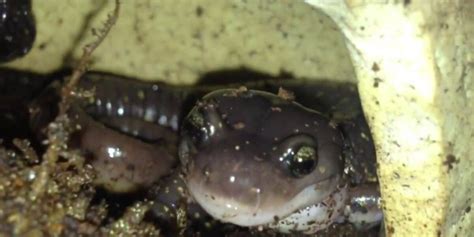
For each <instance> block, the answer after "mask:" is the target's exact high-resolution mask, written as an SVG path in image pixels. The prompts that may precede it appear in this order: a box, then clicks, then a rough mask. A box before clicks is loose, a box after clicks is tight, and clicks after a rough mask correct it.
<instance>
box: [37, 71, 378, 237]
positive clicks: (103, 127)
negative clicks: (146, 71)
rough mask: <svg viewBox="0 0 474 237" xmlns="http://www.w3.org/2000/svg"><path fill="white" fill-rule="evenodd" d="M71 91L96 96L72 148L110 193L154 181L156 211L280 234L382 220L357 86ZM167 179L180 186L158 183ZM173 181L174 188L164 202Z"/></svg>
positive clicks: (87, 86) (95, 77)
mask: <svg viewBox="0 0 474 237" xmlns="http://www.w3.org/2000/svg"><path fill="white" fill-rule="evenodd" d="M280 87H283V88H285V89H283V90H281V89H280V93H279V94H277V92H278V91H279V88H280ZM80 88H81V89H80V90H81V91H94V92H95V93H94V96H92V97H87V98H85V99H84V98H82V99H78V101H76V102H74V103H73V106H72V107H71V110H70V117H71V118H72V119H73V121H74V122H75V123H76V124H77V125H79V126H78V127H80V128H81V129H80V130H79V131H78V132H77V133H76V134H75V135H74V136H73V143H74V145H76V146H78V147H80V148H82V149H83V150H84V152H85V155H86V156H90V158H91V164H92V165H93V166H94V168H95V170H96V171H97V180H96V183H97V185H100V186H103V187H105V188H106V189H108V190H109V191H111V192H130V191H134V190H137V189H147V188H149V187H150V186H151V185H152V184H154V183H158V182H161V183H162V185H163V187H162V188H161V189H159V190H163V191H164V192H166V193H160V192H159V191H158V192H156V190H155V192H153V193H154V195H155V196H156V197H157V198H158V199H157V202H158V203H161V204H164V206H165V207H166V208H165V209H169V208H173V207H177V206H179V205H177V203H178V200H182V199H183V197H184V198H185V200H186V201H187V202H188V203H193V204H195V203H197V204H199V206H201V207H202V208H203V209H204V210H205V212H203V211H202V210H201V209H199V208H198V209H193V210H196V211H192V215H195V216H196V215H198V216H203V215H204V214H205V213H208V214H210V215H211V216H212V217H214V218H216V219H218V220H220V221H222V222H228V223H233V224H236V225H240V226H248V227H252V226H262V227H265V228H272V229H275V230H277V231H279V232H283V233H290V232H295V231H296V232H300V233H305V234H311V233H315V232H317V231H319V230H321V229H324V228H326V227H327V226H329V225H331V224H332V223H334V222H342V221H350V222H351V223H354V224H356V225H357V226H364V227H367V226H372V225H375V224H377V223H379V222H380V221H381V218H382V215H381V210H380V208H379V204H380V203H379V202H380V195H379V193H378V191H377V186H376V183H375V182H376V175H375V155H374V147H373V144H372V142H371V137H370V132H369V130H368V126H367V124H366V122H365V119H364V118H363V114H362V112H361V108H360V102H359V101H358V97H357V92H356V91H355V90H354V87H351V86H347V85H344V86H340V85H336V86H335V85H328V84H324V83H320V82H319V83H318V82H298V81H296V82H295V81H271V80H267V81H259V82H254V83H247V84H245V87H239V86H238V85H230V86H227V88H233V89H219V88H222V87H217V86H203V87H196V86H194V87H191V86H189V87H187V86H172V85H167V84H164V83H157V82H153V83H151V82H142V81H137V80H132V79H129V78H124V77H119V76H116V75H111V74H105V73H94V72H91V73H87V74H86V75H85V76H84V77H83V79H82V80H81V84H80ZM46 91H47V90H46ZM53 91H54V90H53ZM272 92H273V93H272ZM291 92H294V95H295V97H296V99H294V98H293V96H292V93H291ZM44 94H48V93H46V92H45V93H43V95H40V96H38V99H37V100H35V102H34V103H32V104H31V106H30V111H40V113H36V114H33V116H32V119H31V121H32V122H31V124H33V127H38V126H39V125H38V124H43V125H44V122H45V121H47V120H48V119H47V118H45V117H44V115H45V114H46V115H48V116H50V115H51V114H54V113H52V112H51V111H49V110H50V108H48V107H47V106H45V105H47V104H49V105H51V100H45V98H51V97H48V96H45V95H44ZM296 101H298V102H300V103H297V102H296ZM50 107H51V106H50ZM312 108H317V109H318V111H316V110H314V109H312ZM48 116H46V117H48ZM178 135H179V136H178ZM177 154H179V159H178V157H177ZM178 173H180V174H181V175H180V176H179V177H178V176H176V174H178ZM169 175H172V176H173V177H178V178H179V180H176V179H174V178H173V179H172V180H173V181H172V182H162V181H163V180H166V179H163V178H164V177H167V176H169ZM181 178H182V179H181ZM366 183H371V184H369V185H366ZM179 184H185V186H186V187H182V186H179ZM173 185H175V186H176V185H178V187H173V190H181V191H179V192H172V193H173V195H172V194H170V193H169V190H171V188H172V186H173ZM362 187H363V188H362ZM166 190H168V191H166ZM174 194H176V195H174ZM187 194H190V196H187ZM162 207H163V206H162ZM193 208H194V207H193ZM156 210H158V208H157V209H156ZM157 212H159V211H157ZM161 214H163V213H161ZM161 214H160V215H161Z"/></svg>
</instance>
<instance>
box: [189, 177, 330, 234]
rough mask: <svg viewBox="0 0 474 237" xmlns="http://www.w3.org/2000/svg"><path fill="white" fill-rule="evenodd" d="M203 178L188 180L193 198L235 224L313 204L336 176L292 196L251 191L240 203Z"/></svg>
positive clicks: (323, 196)
mask: <svg viewBox="0 0 474 237" xmlns="http://www.w3.org/2000/svg"><path fill="white" fill-rule="evenodd" d="M204 182H205V181H204V180H201V181H200V182H197V181H195V180H192V179H191V180H188V188H189V191H190V192H191V194H192V196H193V197H194V198H195V199H196V201H197V202H198V203H199V204H200V205H201V206H202V207H203V208H204V209H205V210H206V212H208V213H209V214H210V215H212V216H213V217H214V218H216V219H219V220H221V221H223V222H229V223H233V224H236V225H239V226H258V225H267V224H271V223H274V222H275V221H276V220H281V219H284V218H286V217H288V216H290V215H292V214H293V213H295V212H298V211H299V210H300V209H304V208H307V207H310V206H314V205H317V204H319V203H321V202H322V201H324V200H325V199H327V197H329V196H330V195H331V193H333V192H334V191H335V190H336V189H337V184H338V183H339V178H338V176H337V175H333V176H330V177H327V178H325V179H324V180H321V181H319V182H318V183H317V184H312V185H309V186H307V187H305V188H304V189H302V190H301V191H300V192H299V193H297V194H296V195H295V196H294V197H292V198H290V199H287V200H284V199H283V198H282V197H278V193H277V194H273V195H271V194H268V193H266V194H265V193H259V192H258V190H253V191H254V192H253V193H254V197H253V198H252V200H254V202H251V203H244V202H239V200H237V199H235V198H232V197H225V196H222V195H219V194H218V192H215V191H213V190H209V189H208V188H206V185H205V184H204Z"/></svg>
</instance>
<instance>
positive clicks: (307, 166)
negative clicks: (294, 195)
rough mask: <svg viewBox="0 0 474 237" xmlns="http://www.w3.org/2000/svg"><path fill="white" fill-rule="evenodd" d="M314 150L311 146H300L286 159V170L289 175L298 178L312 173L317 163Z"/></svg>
mask: <svg viewBox="0 0 474 237" xmlns="http://www.w3.org/2000/svg"><path fill="white" fill-rule="evenodd" d="M317 155H318V154H317V152H316V149H315V148H314V147H312V146H306V145H304V146H300V147H299V148H298V149H296V150H295V151H294V152H291V153H290V154H289V156H288V157H287V162H288V169H289V171H290V172H291V174H292V175H293V176H294V177H296V178H300V177H302V176H305V175H307V174H309V173H311V172H313V170H314V168H315V167H316V164H317V163H318V157H317Z"/></svg>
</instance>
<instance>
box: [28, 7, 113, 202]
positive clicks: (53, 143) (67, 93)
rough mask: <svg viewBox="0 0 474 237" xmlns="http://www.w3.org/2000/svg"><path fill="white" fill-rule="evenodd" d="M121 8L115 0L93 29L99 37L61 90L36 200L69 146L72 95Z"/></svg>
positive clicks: (35, 188)
mask: <svg viewBox="0 0 474 237" xmlns="http://www.w3.org/2000/svg"><path fill="white" fill-rule="evenodd" d="M119 10H120V1H119V0H116V1H115V9H114V12H113V14H108V15H107V21H106V22H105V23H104V26H103V28H101V29H99V30H98V31H96V30H93V34H94V35H95V36H96V37H97V38H96V40H95V41H93V42H92V43H90V44H87V45H86V46H85V47H84V51H83V54H82V56H81V59H80V61H79V64H78V65H77V66H76V67H75V68H74V70H73V72H72V75H71V77H70V78H69V79H68V80H67V81H66V84H65V85H64V86H63V88H62V90H61V101H60V102H59V112H58V115H57V117H56V118H55V120H54V121H53V122H52V123H50V124H49V126H48V129H47V131H48V143H49V145H48V148H47V150H46V152H45V154H44V155H43V162H42V163H41V167H40V169H39V171H38V175H37V178H36V180H35V181H34V184H33V186H32V187H33V190H32V192H31V194H30V198H31V199H32V200H36V199H37V198H38V196H40V195H42V194H43V193H44V191H45V187H46V185H47V183H48V181H49V178H50V176H51V173H50V172H51V170H52V168H53V167H54V165H55V164H56V162H57V160H58V156H59V154H60V151H61V150H64V149H65V148H66V147H67V145H66V144H67V140H68V137H69V134H68V132H67V131H68V127H69V126H70V123H69V118H68V116H67V111H68V109H69V107H70V104H71V97H72V96H73V95H74V91H75V88H76V85H77V83H78V82H79V80H80V78H81V77H82V75H84V73H85V72H86V71H87V65H88V64H89V62H90V59H91V56H92V53H93V52H94V50H95V49H96V48H97V47H99V45H100V44H101V43H102V41H103V40H104V39H105V38H106V36H107V34H108V33H109V32H110V30H111V29H112V27H113V26H114V25H115V23H116V22H117V19H118V16H119Z"/></svg>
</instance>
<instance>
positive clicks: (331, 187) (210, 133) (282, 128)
mask: <svg viewBox="0 0 474 237" xmlns="http://www.w3.org/2000/svg"><path fill="white" fill-rule="evenodd" d="M181 134H182V141H181V143H180V159H181V161H182V162H183V164H184V167H185V174H186V176H185V180H186V183H187V186H188V189H189V191H190V193H191V195H192V196H193V197H194V198H195V199H196V201H197V202H198V203H199V204H200V205H201V206H202V207H203V208H204V209H205V210H206V211H207V212H208V213H209V214H211V215H212V216H214V217H215V218H217V219H220V220H221V221H224V222H231V223H234V224H237V225H241V226H253V225H261V224H267V223H272V222H275V220H278V219H282V218H285V217H287V216H289V215H290V214H292V213H294V212H296V211H298V210H300V209H302V208H305V207H308V206H311V205H313V204H317V203H320V202H321V201H323V200H325V199H326V198H327V197H328V196H330V194H331V193H333V192H334V191H335V190H336V189H337V185H338V184H339V182H340V180H341V175H342V169H343V160H342V144H343V141H342V136H341V134H340V132H339V130H338V129H337V128H335V127H334V126H333V125H332V124H331V122H330V121H329V119H327V118H326V117H324V116H323V115H321V114H320V113H318V112H316V111H314V110H310V109H308V108H305V107H303V106H302V105H300V104H298V103H296V102H294V101H290V100H287V99H285V98H281V97H279V96H277V95H274V94H271V93H267V92H262V91H255V90H242V89H239V90H234V89H225V90H218V91H215V92H212V93H210V94H208V95H206V96H205V97H204V98H203V99H202V100H201V101H200V102H199V103H198V104H197V105H196V106H195V107H194V108H193V109H192V110H191V111H190V113H189V114H188V116H187V117H186V118H185V120H184V122H183V125H182V130H181Z"/></svg>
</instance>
